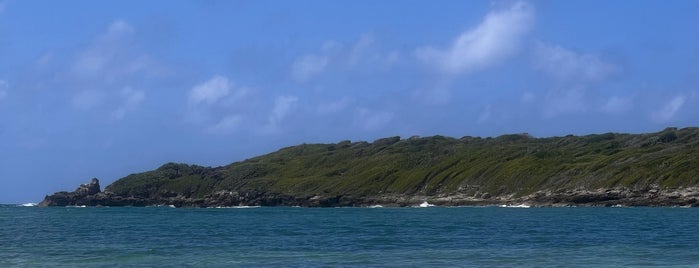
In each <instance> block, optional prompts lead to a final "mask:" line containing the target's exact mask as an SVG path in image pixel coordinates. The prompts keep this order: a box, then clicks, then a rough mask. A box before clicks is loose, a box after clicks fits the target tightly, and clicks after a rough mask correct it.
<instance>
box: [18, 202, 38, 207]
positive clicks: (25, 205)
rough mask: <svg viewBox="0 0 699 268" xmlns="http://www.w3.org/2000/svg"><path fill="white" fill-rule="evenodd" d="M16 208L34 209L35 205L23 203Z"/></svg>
mask: <svg viewBox="0 0 699 268" xmlns="http://www.w3.org/2000/svg"><path fill="white" fill-rule="evenodd" d="M17 206H18V207H36V203H24V204H21V205H17Z"/></svg>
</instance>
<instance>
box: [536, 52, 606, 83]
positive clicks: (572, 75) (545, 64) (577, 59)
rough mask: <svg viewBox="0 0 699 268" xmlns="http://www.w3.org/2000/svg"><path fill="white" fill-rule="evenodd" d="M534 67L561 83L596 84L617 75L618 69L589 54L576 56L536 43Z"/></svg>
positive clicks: (575, 54) (572, 53)
mask: <svg viewBox="0 0 699 268" xmlns="http://www.w3.org/2000/svg"><path fill="white" fill-rule="evenodd" d="M534 66H535V68H537V69H538V70H541V71H542V72H544V73H546V74H547V75H549V76H551V77H553V78H555V79H558V80H562V81H579V82H598V81H603V80H605V79H607V78H608V77H610V76H612V75H614V74H617V73H618V72H619V71H620V69H619V67H617V66H616V65H614V64H611V63H608V62H605V61H603V60H602V59H600V58H599V57H596V56H594V55H590V54H577V53H575V52H573V51H570V50H567V49H565V48H562V47H560V46H556V45H549V44H544V43H541V42H540V43H538V44H537V46H536V48H535V49H534Z"/></svg>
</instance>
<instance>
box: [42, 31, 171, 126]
mask: <svg viewBox="0 0 699 268" xmlns="http://www.w3.org/2000/svg"><path fill="white" fill-rule="evenodd" d="M135 33H136V28H135V27H134V26H132V25H131V24H129V23H128V22H126V21H125V20H115V21H113V22H111V23H110V24H109V25H108V26H107V27H106V29H105V30H104V31H103V32H102V33H101V34H99V35H97V36H96V37H94V38H93V39H92V40H91V41H90V42H88V45H87V46H85V47H84V48H82V49H81V50H80V51H78V52H77V53H75V54H74V55H72V56H71V61H69V62H68V63H67V64H66V65H67V68H65V71H59V72H62V73H61V76H62V77H64V81H65V82H67V83H68V84H69V86H70V87H71V88H74V89H75V91H74V92H73V95H72V97H71V98H70V103H71V105H72V106H73V107H74V108H76V109H78V110H92V109H98V108H99V107H106V109H103V111H105V112H111V114H110V115H111V117H112V118H115V119H121V118H123V117H124V115H125V114H126V113H128V112H130V111H133V110H134V109H135V107H136V106H138V104H139V103H140V102H142V101H143V99H144V98H145V92H143V91H140V90H132V89H130V86H129V85H133V86H134V87H141V82H142V81H145V80H144V79H147V78H152V77H156V76H159V75H161V74H162V70H163V67H162V66H161V65H160V64H158V63H157V61H156V60H155V59H153V58H151V57H150V56H149V55H148V54H146V53H142V52H140V50H139V48H138V43H139V42H138V39H137V38H136V36H134V35H135ZM50 55H51V54H47V55H45V56H43V57H42V58H41V59H40V60H39V63H38V64H39V65H41V66H44V68H45V65H49V64H50V62H51V56H50ZM109 107H112V109H111V110H110V109H109Z"/></svg>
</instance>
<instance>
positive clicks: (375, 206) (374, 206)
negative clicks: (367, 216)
mask: <svg viewBox="0 0 699 268" xmlns="http://www.w3.org/2000/svg"><path fill="white" fill-rule="evenodd" d="M382 207H383V206H382V205H371V206H368V208H382Z"/></svg>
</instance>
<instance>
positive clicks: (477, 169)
mask: <svg viewBox="0 0 699 268" xmlns="http://www.w3.org/2000/svg"><path fill="white" fill-rule="evenodd" d="M94 182H96V184H97V191H96V192H95V190H94V189H95V187H94V185H93V183H94ZM93 183H90V184H88V185H85V186H86V187H83V186H81V187H80V188H78V189H77V190H76V191H75V192H59V193H56V194H54V195H50V196H47V197H46V198H45V200H44V201H42V202H41V203H40V205H41V206H66V205H86V206H150V205H173V206H177V207H217V206H311V207H326V206H371V205H382V206H414V205H417V204H420V203H422V202H425V201H427V202H429V203H430V204H435V205H451V206H458V205H507V204H527V205H532V206H571V205H576V206H614V205H625V206H699V201H697V200H698V199H699V128H683V129H676V128H668V129H665V130H663V131H661V132H657V133H647V134H618V133H605V134H597V135H587V136H572V135H569V136H565V137H551V138H534V137H531V136H530V135H528V134H514V135H503V136H500V137H496V138H480V137H468V136H467V137H462V138H460V139H456V138H449V137H443V136H433V137H411V138H408V139H401V138H399V137H390V138H384V139H379V140H376V141H374V142H371V143H369V142H350V141H342V142H339V143H336V144H302V145H298V146H292V147H287V148H283V149H281V150H279V151H277V152H274V153H270V154H267V155H263V156H259V157H255V158H251V159H247V160H245V161H241V162H236V163H233V164H230V165H227V166H222V167H202V166H197V165H187V164H176V163H168V164H165V165H163V166H161V167H159V168H158V169H156V170H153V171H148V172H144V173H138V174H132V175H129V176H126V177H124V178H122V179H119V180H117V181H115V182H114V183H112V184H111V185H109V186H107V187H106V188H105V191H104V192H101V191H99V182H98V181H96V179H93ZM89 185H93V186H91V187H90V186H89Z"/></svg>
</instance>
